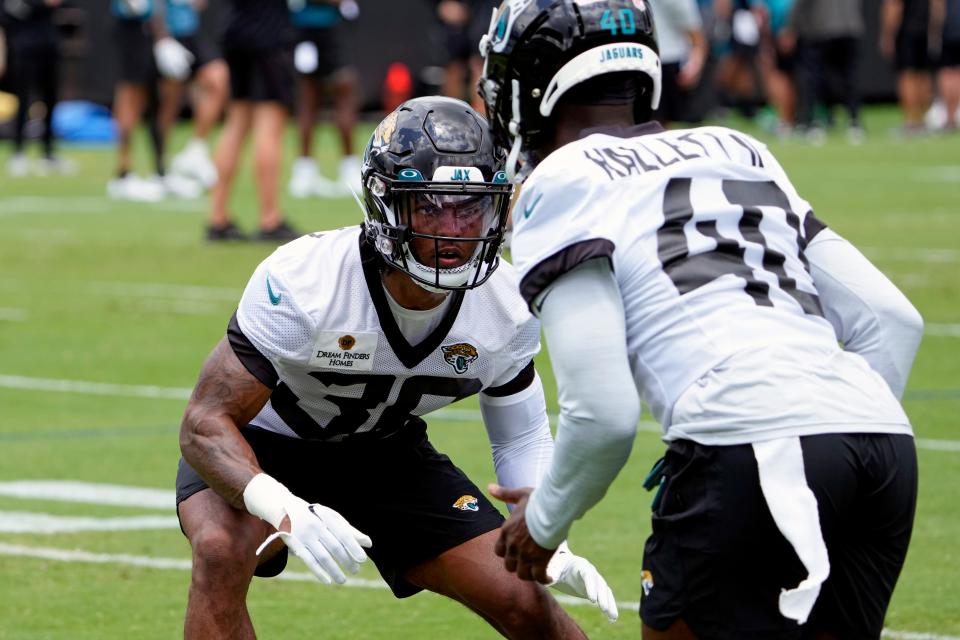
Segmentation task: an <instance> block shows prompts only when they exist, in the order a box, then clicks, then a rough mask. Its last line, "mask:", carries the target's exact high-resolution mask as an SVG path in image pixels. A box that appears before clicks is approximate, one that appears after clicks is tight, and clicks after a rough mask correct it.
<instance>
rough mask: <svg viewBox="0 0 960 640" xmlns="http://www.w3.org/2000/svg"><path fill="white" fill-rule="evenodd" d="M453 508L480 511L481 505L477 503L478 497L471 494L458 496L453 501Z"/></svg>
mask: <svg viewBox="0 0 960 640" xmlns="http://www.w3.org/2000/svg"><path fill="white" fill-rule="evenodd" d="M453 508H454V509H460V511H480V507H479V506H478V505H477V499H476V498H474V497H473V496H471V495H466V496H460V497H459V498H457V501H456V502H454V503H453Z"/></svg>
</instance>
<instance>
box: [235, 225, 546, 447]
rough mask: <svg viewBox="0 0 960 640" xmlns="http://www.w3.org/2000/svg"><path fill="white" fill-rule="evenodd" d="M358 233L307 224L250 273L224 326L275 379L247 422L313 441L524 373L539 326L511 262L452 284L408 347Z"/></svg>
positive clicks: (394, 422)
mask: <svg viewBox="0 0 960 640" xmlns="http://www.w3.org/2000/svg"><path fill="white" fill-rule="evenodd" d="M361 237H362V236H361V231H360V228H359V227H348V228H346V229H340V230H337V231H330V232H327V233H315V234H310V235H307V236H304V237H302V238H300V239H298V240H295V241H293V242H291V243H289V244H287V245H284V246H282V247H280V248H279V249H277V250H276V251H275V252H274V253H273V254H272V255H271V256H270V257H269V258H267V259H266V260H264V261H263V262H262V263H261V264H260V266H259V267H257V270H256V271H255V272H254V274H253V277H252V278H251V279H250V282H249V284H248V285H247V288H246V290H245V291H244V294H243V298H242V299H241V301H240V306H239V308H238V310H237V314H236V317H235V319H234V320H233V321H231V326H230V329H229V331H228V335H229V339H230V343H231V345H232V346H233V348H234V351H235V352H236V353H237V355H238V357H240V360H241V361H242V362H243V363H244V365H245V366H246V367H247V368H248V369H249V370H250V371H251V373H253V374H254V375H255V376H256V377H257V378H258V379H259V380H261V382H263V383H264V384H267V385H268V386H271V387H274V391H273V394H272V396H271V398H270V401H269V402H268V403H267V405H266V406H265V407H264V408H263V410H262V411H261V412H260V413H259V414H258V415H257V416H256V417H255V418H254V419H253V420H252V421H251V422H250V424H251V425H254V426H258V427H261V428H263V429H267V430H269V431H273V432H276V433H280V434H283V435H286V436H291V437H300V438H307V439H317V440H329V441H337V440H343V439H349V438H355V437H357V436H358V435H360V434H366V435H367V436H368V437H373V438H376V437H384V436H387V435H389V434H391V433H394V432H395V431H397V430H398V429H401V428H403V425H404V424H406V422H407V421H409V420H410V419H411V416H421V415H424V414H427V413H430V412H431V411H435V410H436V409H439V408H440V407H444V406H446V405H448V404H450V403H452V402H454V401H456V400H459V399H461V398H465V397H467V396H471V395H474V394H476V393H478V392H480V391H481V390H484V391H485V392H487V393H489V394H491V395H509V394H511V393H514V392H516V391H520V390H522V389H523V388H524V387H526V386H527V385H529V383H530V382H532V381H533V379H534V370H533V364H532V360H533V357H534V355H535V354H536V353H537V351H538V350H539V348H540V343H539V339H540V325H539V322H538V321H537V320H536V319H535V318H534V317H533V316H532V315H531V314H530V313H529V311H527V307H526V305H525V304H524V303H523V300H522V299H521V298H520V296H519V294H518V292H517V289H518V285H517V278H516V275H515V272H514V269H513V267H512V266H511V265H510V264H507V263H506V262H503V263H501V265H500V267H499V268H498V269H497V271H496V272H495V273H494V274H493V275H492V276H491V277H490V279H489V280H488V281H487V282H486V283H484V284H483V285H482V286H480V287H478V288H476V289H472V290H469V291H466V292H453V293H451V294H450V295H451V296H452V299H451V300H450V303H449V304H447V305H446V308H445V310H444V312H443V313H444V317H443V319H442V320H441V321H440V323H439V325H438V326H437V327H436V329H434V330H433V331H432V332H431V333H430V334H429V335H428V336H427V337H426V338H424V340H423V341H421V342H420V343H419V344H416V345H410V344H409V343H408V342H407V341H406V339H405V338H404V336H403V334H402V332H401V331H400V329H399V328H398V326H397V323H396V321H395V319H394V317H393V315H392V313H391V311H390V307H389V303H388V301H387V297H386V296H387V294H386V292H385V291H384V288H383V285H382V283H381V279H380V270H379V269H380V264H381V263H380V261H379V257H378V256H377V255H376V253H375V252H374V250H373V249H372V248H371V247H370V246H369V245H368V244H366V243H365V242H362V241H361Z"/></svg>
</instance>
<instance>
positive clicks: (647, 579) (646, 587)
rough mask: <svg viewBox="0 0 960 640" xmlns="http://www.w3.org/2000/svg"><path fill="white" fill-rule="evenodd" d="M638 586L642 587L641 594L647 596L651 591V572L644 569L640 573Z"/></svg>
mask: <svg viewBox="0 0 960 640" xmlns="http://www.w3.org/2000/svg"><path fill="white" fill-rule="evenodd" d="M640 586H641V587H643V595H645V596H648V595H650V592H651V591H653V574H652V573H650V572H649V571H647V570H646V569H644V571H643V573H641V574H640Z"/></svg>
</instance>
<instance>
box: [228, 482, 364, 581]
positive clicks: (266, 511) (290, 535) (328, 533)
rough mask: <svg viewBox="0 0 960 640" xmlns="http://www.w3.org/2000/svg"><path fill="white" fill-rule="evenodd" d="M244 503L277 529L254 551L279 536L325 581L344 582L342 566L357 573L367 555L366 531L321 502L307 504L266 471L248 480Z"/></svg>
mask: <svg viewBox="0 0 960 640" xmlns="http://www.w3.org/2000/svg"><path fill="white" fill-rule="evenodd" d="M243 504H244V506H246V508H247V511H249V512H250V513H251V514H253V515H255V516H257V517H258V518H261V519H263V520H265V521H267V522H269V523H270V524H272V525H273V526H274V527H275V528H276V529H277V532H276V533H274V534H272V535H271V536H269V537H268V538H267V539H266V540H265V541H264V542H263V544H261V545H260V548H259V549H257V555H260V553H262V552H263V550H264V549H266V548H267V546H269V544H270V543H271V542H273V541H274V540H276V539H277V538H280V539H281V540H283V543H284V544H286V545H287V547H288V548H289V549H290V551H291V552H293V555H295V556H297V557H298V558H300V559H301V560H303V562H304V563H305V564H306V565H307V567H308V568H309V569H310V571H312V572H313V575H315V576H316V577H317V579H318V580H319V581H320V582H322V583H324V584H330V583H332V582H336V583H337V584H343V583H344V582H346V581H347V577H346V576H345V575H344V573H343V572H344V570H346V571H347V572H349V573H356V572H357V569H359V568H360V567H359V565H360V563H361V562H363V561H365V560H366V559H367V554H366V553H365V552H364V551H363V548H362V547H367V548H369V547H371V546H373V542H372V541H371V540H370V538H369V537H368V536H367V535H366V534H364V533H363V532H361V531H358V530H357V529H355V528H354V527H353V526H351V525H350V523H349V522H347V520H346V518H344V517H343V516H341V515H340V514H339V513H337V512H336V511H334V510H333V509H330V508H329V507H325V506H323V505H321V504H307V502H306V501H305V500H303V499H302V498H299V497H297V496H295V495H293V494H292V493H290V490H289V489H287V488H286V487H285V486H283V485H282V484H281V483H279V482H277V481H276V480H275V479H273V478H271V477H270V476H268V475H267V474H265V473H259V474H257V475H255V476H254V477H253V478H252V479H251V480H250V482H248V483H247V486H246V487H245V488H244V490H243Z"/></svg>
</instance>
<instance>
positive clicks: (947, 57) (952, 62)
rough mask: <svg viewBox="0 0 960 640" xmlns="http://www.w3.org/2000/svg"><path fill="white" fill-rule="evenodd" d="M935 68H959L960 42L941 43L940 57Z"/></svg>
mask: <svg viewBox="0 0 960 640" xmlns="http://www.w3.org/2000/svg"><path fill="white" fill-rule="evenodd" d="M937 67H939V68H940V69H949V68H951V67H960V41H957V42H944V43H943V48H942V49H941V50H940V57H939V58H938V59H937Z"/></svg>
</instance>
